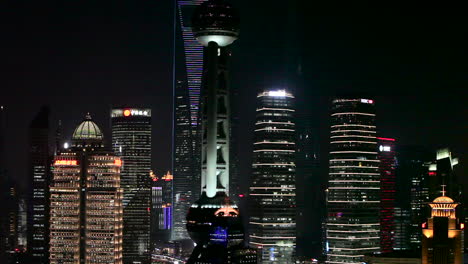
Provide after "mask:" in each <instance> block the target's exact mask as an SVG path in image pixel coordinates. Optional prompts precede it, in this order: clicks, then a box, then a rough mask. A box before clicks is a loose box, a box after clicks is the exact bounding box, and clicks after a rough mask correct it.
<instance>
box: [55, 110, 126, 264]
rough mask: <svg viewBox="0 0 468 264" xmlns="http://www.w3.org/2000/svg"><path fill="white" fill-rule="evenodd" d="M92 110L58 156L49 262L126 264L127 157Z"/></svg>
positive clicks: (56, 160)
mask: <svg viewBox="0 0 468 264" xmlns="http://www.w3.org/2000/svg"><path fill="white" fill-rule="evenodd" d="M103 139H104V138H103V134H102V132H101V130H100V128H99V127H98V126H97V125H96V123H94V122H93V120H92V119H91V116H90V115H89V114H88V115H87V116H86V118H85V120H84V121H83V122H82V123H81V124H80V125H79V126H78V127H77V128H76V129H75V131H74V133H73V136H72V145H71V148H69V149H67V150H64V151H61V152H59V153H58V154H57V155H55V157H54V160H53V169H52V172H53V179H52V185H51V188H50V263H51V264H63V263H70V264H71V263H73V264H79V263H88V264H91V263H96V264H97V263H112V264H122V235H123V232H122V231H123V220H122V189H121V188H120V168H121V166H122V160H121V159H120V158H119V157H117V156H115V155H114V154H113V152H112V151H110V150H107V149H106V148H105V147H104V142H103Z"/></svg>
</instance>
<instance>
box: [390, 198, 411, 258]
mask: <svg viewBox="0 0 468 264" xmlns="http://www.w3.org/2000/svg"><path fill="white" fill-rule="evenodd" d="M394 219H395V233H394V235H393V250H394V251H407V250H410V249H411V248H410V235H409V234H410V227H411V211H410V210H409V209H407V208H401V207H395V217H394Z"/></svg>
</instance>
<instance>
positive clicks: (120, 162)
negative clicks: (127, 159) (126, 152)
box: [114, 159, 122, 167]
mask: <svg viewBox="0 0 468 264" xmlns="http://www.w3.org/2000/svg"><path fill="white" fill-rule="evenodd" d="M114 165H116V166H119V167H120V166H122V160H120V159H116V160H114Z"/></svg>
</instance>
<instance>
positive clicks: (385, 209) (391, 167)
mask: <svg viewBox="0 0 468 264" xmlns="http://www.w3.org/2000/svg"><path fill="white" fill-rule="evenodd" d="M377 139H378V146H379V151H378V153H379V156H378V157H379V160H380V165H379V169H380V249H381V250H380V252H381V253H389V252H392V250H393V243H394V236H395V199H396V196H395V195H396V185H395V184H396V182H395V180H396V179H395V168H396V157H395V139H393V138H377Z"/></svg>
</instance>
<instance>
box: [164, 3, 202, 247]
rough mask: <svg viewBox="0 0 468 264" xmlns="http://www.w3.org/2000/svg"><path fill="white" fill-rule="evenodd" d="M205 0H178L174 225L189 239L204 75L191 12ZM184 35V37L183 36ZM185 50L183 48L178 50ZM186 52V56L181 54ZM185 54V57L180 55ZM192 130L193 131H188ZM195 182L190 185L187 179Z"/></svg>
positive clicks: (174, 235)
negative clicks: (187, 229)
mask: <svg viewBox="0 0 468 264" xmlns="http://www.w3.org/2000/svg"><path fill="white" fill-rule="evenodd" d="M205 1H206V0H177V1H176V8H175V11H176V13H177V14H176V31H175V34H177V35H176V36H174V40H179V39H180V40H181V41H182V42H183V48H182V49H181V50H180V49H178V48H177V47H178V46H179V45H177V44H178V43H176V45H175V47H176V48H175V56H174V57H175V59H176V62H177V63H183V64H184V65H183V67H181V66H179V65H176V67H175V69H176V70H177V72H176V74H175V77H176V80H174V82H175V84H174V89H175V92H174V95H175V99H174V119H175V121H174V143H173V144H174V147H173V149H174V153H173V155H174V168H173V170H174V201H175V207H174V229H173V232H172V239H173V240H180V239H189V236H188V233H187V231H186V229H185V224H186V220H185V216H186V214H187V210H188V208H190V205H191V204H192V203H193V202H195V201H196V200H197V199H198V196H199V192H198V189H194V188H193V186H196V185H198V183H199V181H200V178H201V170H200V166H199V164H200V162H201V135H200V130H201V124H200V100H201V94H200V91H201V86H202V75H203V46H202V45H201V44H200V43H199V42H198V41H197V40H196V39H195V36H194V32H193V29H192V15H193V12H194V10H195V8H196V7H197V6H199V5H200V4H202V3H203V2H205ZM180 37H181V38H180ZM179 51H182V52H179ZM180 55H183V56H180ZM180 57H183V58H180ZM189 133H190V135H188V134H189ZM189 182H191V183H193V184H192V185H188V183H189Z"/></svg>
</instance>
